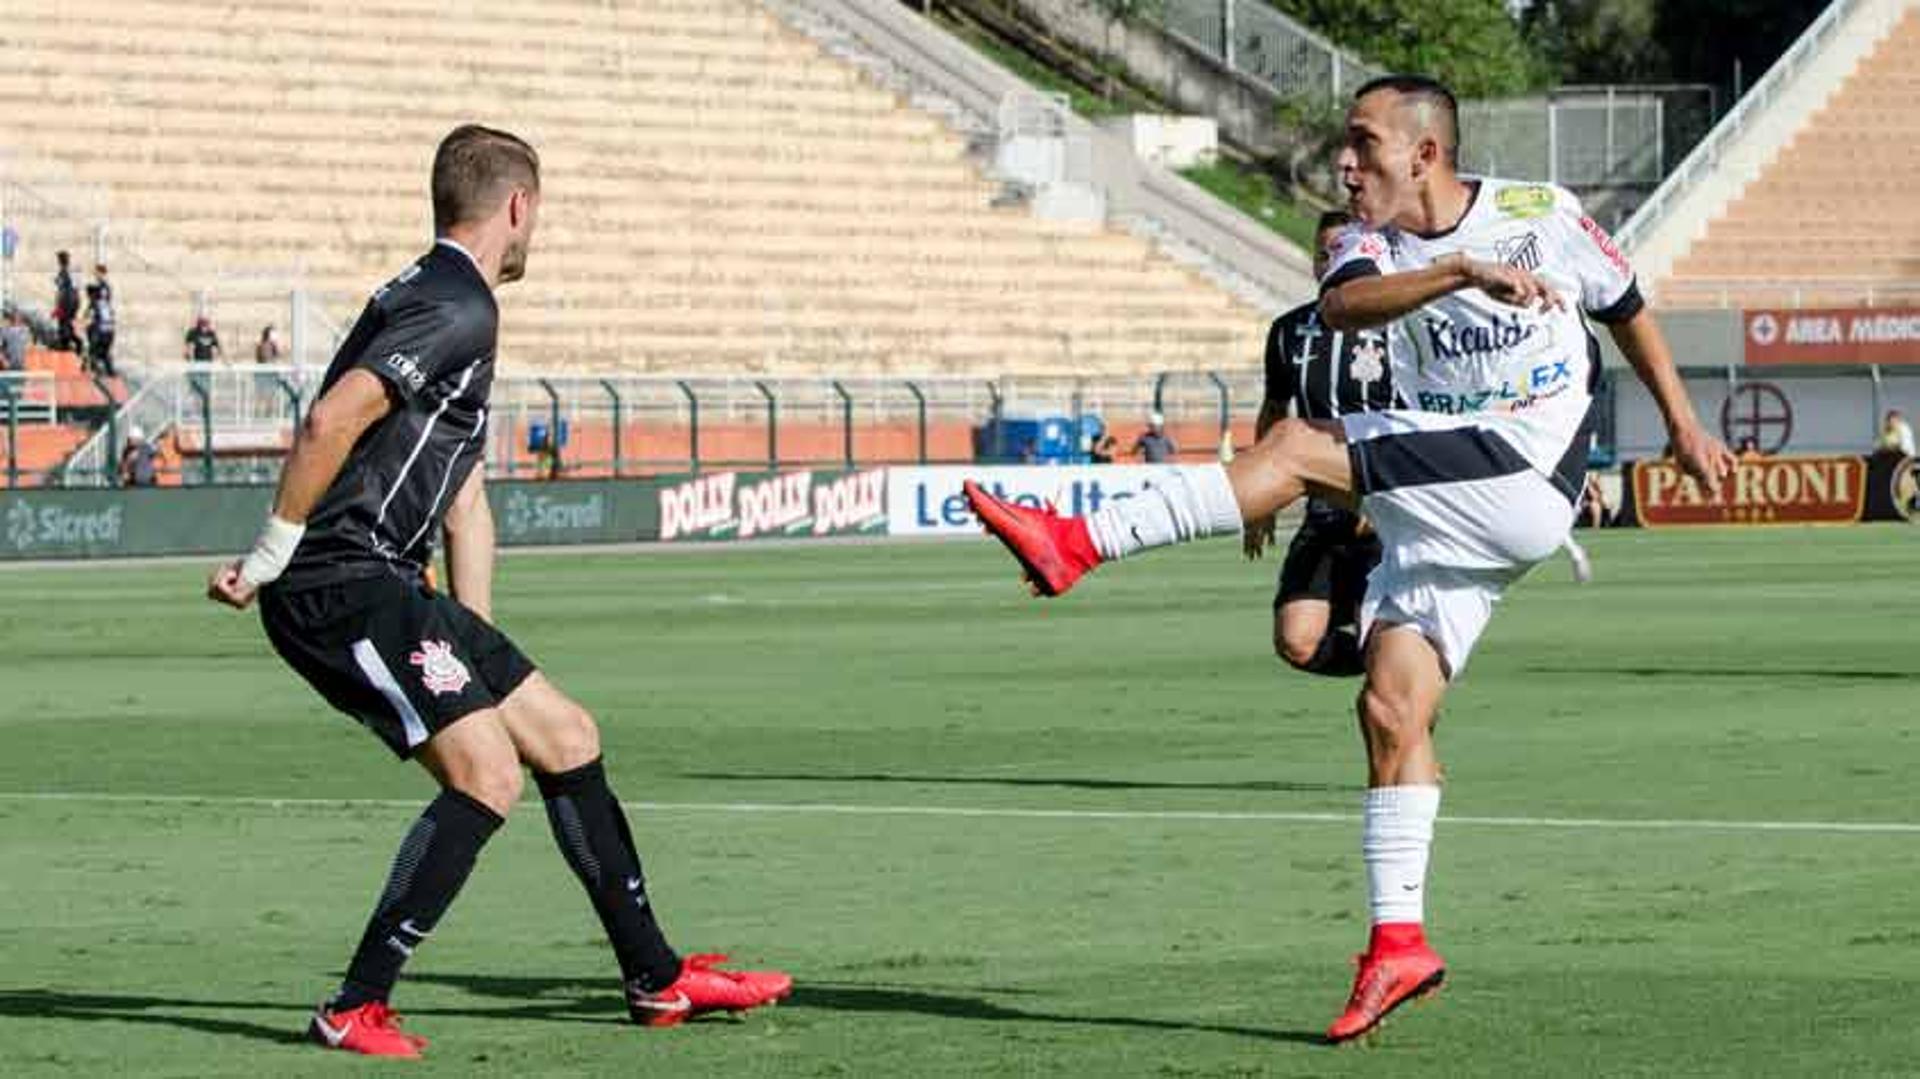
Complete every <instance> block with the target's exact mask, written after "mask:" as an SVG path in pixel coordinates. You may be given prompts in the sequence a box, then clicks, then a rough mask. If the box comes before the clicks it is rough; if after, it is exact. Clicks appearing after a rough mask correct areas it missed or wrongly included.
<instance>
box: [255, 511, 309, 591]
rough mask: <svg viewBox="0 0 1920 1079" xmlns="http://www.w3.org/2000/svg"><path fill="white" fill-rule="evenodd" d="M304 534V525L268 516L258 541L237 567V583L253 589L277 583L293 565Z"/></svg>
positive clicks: (305, 530) (305, 528)
mask: <svg viewBox="0 0 1920 1079" xmlns="http://www.w3.org/2000/svg"><path fill="white" fill-rule="evenodd" d="M306 534H307V526H306V525H297V524H294V523H293V522H292V521H283V520H281V519H280V518H278V517H272V516H269V517H268V518H267V524H266V527H265V528H262V529H261V530H260V538H259V539H257V540H254V541H253V550H252V551H251V552H250V553H248V555H247V557H246V560H245V561H244V562H241V563H240V579H241V580H243V581H245V582H247V584H249V585H251V586H252V587H254V588H258V587H260V586H261V585H263V584H272V583H273V582H274V581H277V580H279V579H280V574H282V573H284V572H285V571H286V568H287V563H289V562H291V561H293V552H294V550H295V549H296V548H298V547H299V546H300V537H302V536H304V535H306Z"/></svg>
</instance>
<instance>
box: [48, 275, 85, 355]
mask: <svg viewBox="0 0 1920 1079" xmlns="http://www.w3.org/2000/svg"><path fill="white" fill-rule="evenodd" d="M54 258H55V259H56V260H57V261H58V262H59V264H60V268H59V269H58V270H55V271H54V274H53V324H54V326H55V327H57V329H56V330H55V331H54V339H53V347H54V348H56V349H58V350H60V351H62V352H78V351H80V335H79V334H76V333H74V332H73V320H74V319H76V318H79V317H80V290H79V289H77V288H74V287H73V267H72V266H71V265H69V263H71V262H72V256H70V255H68V254H67V253H66V252H65V251H61V252H59V253H58V254H56V255H55V256H54Z"/></svg>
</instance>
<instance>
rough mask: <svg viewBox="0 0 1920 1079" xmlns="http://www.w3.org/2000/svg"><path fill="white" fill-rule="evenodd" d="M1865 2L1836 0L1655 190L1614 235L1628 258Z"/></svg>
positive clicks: (1715, 166) (1718, 162) (1716, 166)
mask: <svg viewBox="0 0 1920 1079" xmlns="http://www.w3.org/2000/svg"><path fill="white" fill-rule="evenodd" d="M1860 3H1861V0H1833V3H1831V4H1829V5H1827V9H1826V10H1825V11H1823V12H1821V13H1820V17H1819V18H1817V19H1815V20H1814V21H1813V25H1812V26H1809V27H1807V30H1806V32H1805V33H1803V34H1801V35H1800V38H1799V40H1797V41H1795V42H1794V43H1793V46H1792V47H1791V48H1789V49H1788V50H1787V51H1786V53H1785V54H1783V55H1782V56H1781V57H1780V59H1778V60H1776V61H1774V64H1773V66H1772V67H1770V68H1768V69H1767V73H1766V74H1765V75H1763V76H1761V77H1760V81H1759V82H1756V83H1754V84H1753V89H1751V90H1749V91H1747V94H1746V96H1745V97H1742V98H1741V99H1740V100H1739V101H1737V102H1735V103H1734V105H1733V108H1731V109H1729V110H1727V114H1726V115H1725V116H1723V117H1721V118H1720V122H1719V123H1717V124H1715V125H1714V126H1713V130H1712V131H1710V132H1708V133H1707V136H1706V137H1705V138H1703V139H1701V140H1700V143H1699V145H1697V146H1695V147H1694V148H1693V150H1692V151H1691V152H1690V153H1688V154H1687V156H1686V157H1685V158H1684V159H1682V160H1681V162H1680V164H1679V166H1678V167H1677V168H1675V169H1674V170H1673V171H1672V172H1671V173H1669V174H1667V178H1666V179H1665V180H1663V181H1661V183H1660V186H1659V187H1657V188H1655V189H1654V192H1653V194H1652V195H1651V196H1649V197H1648V198H1647V201H1646V202H1644V203H1642V204H1641V205H1640V208H1639V209H1638V210H1636V211H1634V214H1633V216H1632V217H1631V218H1629V219H1628V220H1627V222H1626V223H1625V224H1624V225H1622V226H1621V227H1620V229H1619V230H1618V231H1617V233H1616V234H1615V239H1617V240H1618V241H1619V243H1620V245H1621V246H1622V247H1623V248H1625V249H1626V250H1627V252H1628V253H1629V254H1631V253H1632V252H1633V248H1634V245H1635V244H1636V243H1638V242H1639V241H1640V240H1641V239H1643V238H1644V237H1646V236H1647V235H1649V234H1650V233H1651V232H1652V231H1653V230H1654V229H1655V228H1656V227H1658V225H1659V224H1660V223H1661V222H1662V221H1664V220H1665V219H1666V218H1667V216H1668V215H1669V214H1671V213H1672V212H1673V207H1674V205H1675V204H1676V203H1677V202H1678V201H1679V199H1680V197H1681V196H1682V195H1684V194H1686V193H1687V192H1688V191H1690V190H1692V189H1693V188H1694V186H1696V185H1697V184H1699V183H1700V181H1701V179H1702V177H1703V176H1705V175H1706V174H1708V173H1711V172H1712V171H1714V170H1715V169H1717V168H1719V167H1720V158H1721V155H1722V154H1724V153H1725V152H1726V150H1727V148H1728V147H1729V146H1730V145H1731V144H1732V143H1733V141H1734V140H1735V139H1737V138H1739V137H1740V136H1741V135H1742V134H1744V133H1745V132H1746V130H1747V126H1748V124H1749V123H1750V122H1751V121H1752V120H1753V119H1754V117H1756V116H1759V115H1760V114H1761V113H1762V112H1764V111H1765V110H1766V109H1767V108H1769V107H1771V106H1772V105H1773V104H1774V103H1775V102H1776V101H1778V100H1779V98H1780V95H1781V93H1782V92H1783V91H1784V90H1785V89H1786V86H1787V83H1788V81H1789V80H1791V79H1792V78H1793V76H1794V75H1796V74H1798V73H1799V72H1800V71H1801V70H1802V69H1804V68H1805V67H1806V66H1807V64H1808V63H1809V62H1811V61H1812V60H1813V59H1814V58H1815V57H1816V56H1818V55H1819V52H1820V50H1822V49H1824V48H1826V46H1827V45H1828V43H1829V42H1830V41H1831V40H1832V38H1833V34H1834V31H1835V30H1836V29H1837V28H1838V27H1839V25H1840V23H1841V22H1842V21H1843V20H1845V19H1846V18H1847V16H1848V15H1851V14H1852V13H1853V11H1854V9H1855V8H1857V7H1859V6H1860Z"/></svg>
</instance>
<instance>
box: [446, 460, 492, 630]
mask: <svg viewBox="0 0 1920 1079" xmlns="http://www.w3.org/2000/svg"><path fill="white" fill-rule="evenodd" d="M483 471H484V469H483V467H480V466H476V467H475V468H474V470H473V472H472V473H471V474H469V475H468V476H467V482H466V483H464V484H462V485H461V487H460V493H459V494H458V495H455V496H454V499H453V504H452V505H449V506H448V507H447V519H446V526H445V527H446V536H447V584H448V585H449V586H450V587H451V588H452V590H453V598H454V599H456V600H459V601H460V603H461V605H462V606H464V607H466V608H467V610H469V611H472V612H473V613H474V614H477V615H479V616H480V617H481V618H483V619H486V620H487V621H489V622H491V621H493V542H494V539H493V507H491V506H490V505H488V504H487V486H486V480H485V478H484V477H483V475H482V472H483Z"/></svg>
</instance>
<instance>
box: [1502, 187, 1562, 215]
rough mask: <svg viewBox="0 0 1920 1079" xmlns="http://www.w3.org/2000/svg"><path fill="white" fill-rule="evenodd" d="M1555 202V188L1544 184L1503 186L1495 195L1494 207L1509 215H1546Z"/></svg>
mask: <svg viewBox="0 0 1920 1079" xmlns="http://www.w3.org/2000/svg"><path fill="white" fill-rule="evenodd" d="M1553 203H1554V196H1553V188H1551V187H1547V186H1545V185H1542V184H1529V185H1527V186H1525V187H1506V188H1501V189H1500V190H1499V191H1498V192H1497V193H1495V194H1494V196H1493V208H1494V209H1496V210H1498V211H1500V212H1501V213H1503V214H1506V215H1507V216H1508V217H1520V218H1528V217H1545V216H1546V215H1547V212H1548V211H1549V210H1552V209H1553Z"/></svg>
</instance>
